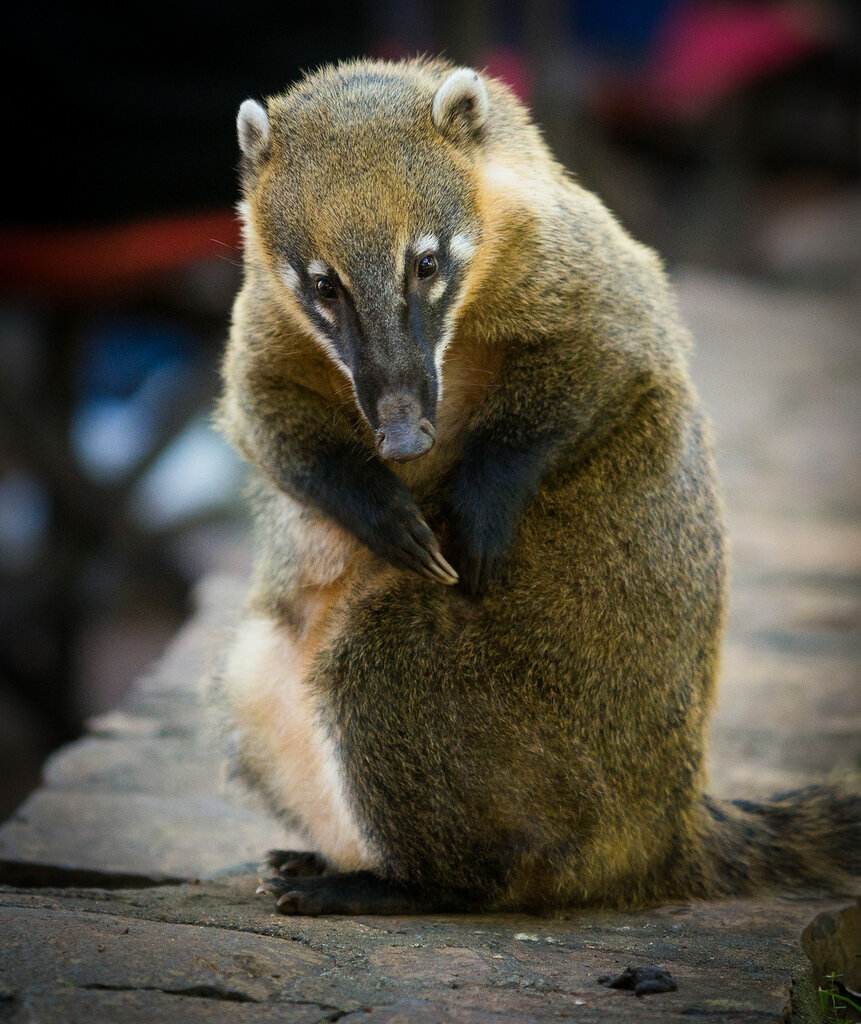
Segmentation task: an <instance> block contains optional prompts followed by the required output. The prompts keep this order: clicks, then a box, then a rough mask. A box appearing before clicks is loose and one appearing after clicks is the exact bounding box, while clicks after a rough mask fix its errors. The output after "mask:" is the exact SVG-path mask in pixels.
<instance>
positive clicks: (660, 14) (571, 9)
mask: <svg viewBox="0 0 861 1024" xmlns="http://www.w3.org/2000/svg"><path fill="white" fill-rule="evenodd" d="M685 2H686V0H642V2H638V0H576V2H571V3H569V4H568V15H569V19H570V22H569V24H570V29H571V33H572V35H573V37H574V38H575V39H576V40H577V41H578V43H580V44H581V45H582V46H584V47H585V48H587V49H588V50H590V51H591V52H592V53H597V54H600V55H602V56H604V57H606V58H609V59H611V60H621V61H625V62H637V61H639V60H640V59H641V58H643V57H645V56H646V54H647V53H648V51H649V49H650V47H651V44H652V42H653V40H654V38H655V36H656V34H657V32H658V30H659V29H660V27H661V25H662V24H663V22H664V20H665V19H666V18H667V16H668V15H669V14H670V13H671V12H672V11H674V10H676V9H677V8H679V7H681V6H683V4H684V3H685Z"/></svg>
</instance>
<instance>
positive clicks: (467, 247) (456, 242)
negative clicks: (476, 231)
mask: <svg viewBox="0 0 861 1024" xmlns="http://www.w3.org/2000/svg"><path fill="white" fill-rule="evenodd" d="M448 251H449V252H450V253H451V254H452V256H454V258H455V259H457V260H464V261H466V260H468V259H469V258H470V257H471V256H472V255H473V254H474V253H475V242H473V240H472V239H471V238H470V237H469V235H464V234H458V235H453V236H452V239H451V241H450V242H449V243H448Z"/></svg>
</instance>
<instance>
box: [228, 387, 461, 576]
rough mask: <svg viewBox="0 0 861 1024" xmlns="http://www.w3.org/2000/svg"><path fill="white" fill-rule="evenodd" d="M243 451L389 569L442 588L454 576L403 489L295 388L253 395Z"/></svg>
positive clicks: (311, 397)
mask: <svg viewBox="0 0 861 1024" xmlns="http://www.w3.org/2000/svg"><path fill="white" fill-rule="evenodd" d="M242 405H243V408H244V410H245V415H244V417H243V419H244V425H245V429H244V430H243V436H242V438H241V439H238V440H239V443H240V446H241V447H242V448H243V449H244V450H245V451H246V453H247V454H248V455H249V456H250V458H251V459H252V460H253V461H254V462H255V463H256V464H257V465H258V466H259V467H260V468H261V469H262V470H263V472H264V473H265V474H266V475H267V476H268V477H269V478H270V479H271V480H272V481H273V482H274V483H275V484H276V486H277V487H278V488H279V489H281V490H283V491H284V492H285V493H287V494H289V495H290V496H291V497H294V498H296V499H298V500H299V501H304V502H307V503H308V504H310V505H312V506H314V507H315V508H317V509H319V510H320V511H321V512H324V513H325V514H326V515H328V516H330V517H331V518H332V519H334V520H335V522H337V523H338V524H339V525H340V526H342V527H343V528H344V529H345V530H348V531H349V532H350V533H351V534H353V536H354V537H356V538H357V539H358V540H359V541H361V542H362V543H363V544H364V545H366V547H368V548H370V550H371V551H373V552H374V554H376V555H379V557H380V558H384V559H385V560H386V561H388V562H390V563H391V564H392V565H396V566H398V567H400V568H404V569H411V570H413V571H414V572H417V573H420V574H421V575H423V576H426V577H427V578H429V579H432V580H434V581H435V582H438V583H445V584H451V583H454V582H456V580H457V577H456V575H455V574H454V572H453V571H452V569H451V567H450V566H449V565H448V563H447V562H446V561H445V559H444V558H443V557H442V554H441V552H440V548H439V542H438V541H437V539H436V536H435V535H434V533H433V531H432V530H431V529H430V527H429V526H428V525H427V523H426V522H425V520H424V517H423V516H422V514H421V511H420V510H419V507H418V505H417V504H416V502H415V500H414V499H413V497H412V495H411V494H410V492H409V491H408V490H407V487H406V485H405V484H404V483H403V482H402V481H401V480H400V479H399V478H398V477H397V476H396V475H395V474H394V473H392V471H391V470H390V469H388V467H386V466H385V465H383V463H382V462H380V460H379V459H378V458H377V457H376V456H375V455H374V454H373V452H371V451H370V449H368V448H366V447H365V446H363V445H362V444H361V442H360V441H359V440H358V439H356V438H354V437H352V436H351V435H350V431H349V428H348V427H347V426H346V424H344V423H339V417H338V416H337V414H333V411H332V409H331V408H330V407H329V406H328V405H327V403H326V402H325V400H324V399H323V398H322V397H321V396H319V395H316V394H315V393H314V392H312V391H310V390H308V389H307V388H303V387H301V386H299V385H297V384H295V383H292V382H284V381H278V382H277V384H275V383H272V382H269V383H268V384H267V386H266V387H265V388H261V389H260V390H259V391H258V393H257V394H255V393H254V391H248V392H246V395H245V400H244V402H243V403H242Z"/></svg>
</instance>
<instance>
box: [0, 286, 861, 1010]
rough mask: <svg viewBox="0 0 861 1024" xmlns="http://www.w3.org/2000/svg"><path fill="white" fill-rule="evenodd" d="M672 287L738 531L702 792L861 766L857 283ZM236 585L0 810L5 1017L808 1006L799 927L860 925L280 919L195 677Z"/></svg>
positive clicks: (728, 918)
mask: <svg viewBox="0 0 861 1024" xmlns="http://www.w3.org/2000/svg"><path fill="white" fill-rule="evenodd" d="M681 299H682V306H683V308H684V311H685V313H686V315H687V318H688V320H689V321H690V322H691V324H692V326H693V328H694V333H695V336H696V338H697V342H698V349H697V354H696V357H695V359H694V375H695V378H696V379H697V381H698V383H699V385H700V387H701V391H702V393H703V396H704V398H705V400H706V402H707V405H708V406H709V407H710V409H711V411H712V414H713V416H714V419H715V424H716V434H717V439H718V457H719V462H720V466H721V471H722V474H723V477H724V480H725V482H726V495H727V507H728V522H729V529H730V534H731V538H732V544H733V605H732V611H731V616H730V620H729V631H728V637H727V642H726V648H725V666H724V678H723V682H722V688H721V692H720V698H719V705H718V709H717V715H716V718H715V722H714V726H713V729H712V752H711V758H710V764H711V776H712V789H713V791H714V792H715V793H716V794H717V795H721V796H759V795H763V794H764V793H767V792H769V791H771V790H773V789H779V788H785V787H787V786H792V785H795V784H799V783H804V782H808V781H810V780H811V779H815V778H823V777H826V776H828V775H830V774H834V773H836V774H850V773H853V772H855V773H857V772H858V771H859V768H861V688H859V686H858V675H857V664H858V637H859V632H858V620H859V600H858V582H859V579H861V531H859V529H858V526H857V510H858V506H859V492H858V482H857V476H856V474H855V473H854V465H853V463H852V460H853V459H854V454H853V453H854V448H853V445H854V440H855V438H854V432H855V413H854V410H855V408H856V407H857V403H858V395H857V386H856V385H855V384H854V383H853V381H857V380H858V379H859V375H858V373H857V369H858V360H859V356H858V346H857V328H856V326H855V325H856V324H857V323H858V322H859V319H861V318H859V317H858V315H857V314H858V312H859V309H858V301H857V300H856V299H841V298H839V297H835V296H829V297H821V296H816V295H798V294H795V293H785V294H784V293H781V292H777V291H774V290H771V291H769V290H767V289H763V288H761V287H754V286H753V285H750V284H745V283H741V282H736V283H733V282H729V283H727V282H722V283H717V282H715V281H714V280H710V279H707V278H702V277H695V276H692V275H689V276H687V277H685V278H683V279H682V282H681ZM241 593H242V585H241V581H236V580H230V579H223V580H215V579H211V580H208V581H207V583H206V585H205V587H204V588H203V590H202V592H201V595H200V596H201V612H200V614H199V615H198V616H197V617H196V618H195V619H194V620H193V621H192V622H191V623H190V624H189V626H188V627H187V628H186V629H185V630H183V631H182V633H180V635H179V636H178V637H177V638H176V640H175V641H174V643H173V644H172V645H171V647H170V649H169V651H168V652H167V654H166V656H165V658H164V659H163V660H162V662H161V663H160V665H159V666H157V668H156V670H155V671H154V672H153V673H152V675H151V676H150V677H149V678H148V679H146V680H144V681H143V682H142V683H141V685H140V686H139V687H138V689H137V691H136V693H135V695H134V698H133V699H132V701H131V702H130V703H129V704H128V705H127V706H126V707H124V708H121V709H118V710H117V711H115V712H112V713H110V714H108V715H104V716H102V717H101V718H99V719H97V720H96V721H94V722H93V723H92V725H91V728H90V731H89V734H88V736H87V737H85V738H84V739H83V740H81V741H79V742H78V743H76V744H73V745H72V746H70V747H68V748H66V749H65V750H62V751H60V752H58V753H57V754H56V755H54V756H53V757H52V758H51V759H50V760H49V762H48V763H47V764H46V766H45V771H44V785H43V786H42V788H41V789H40V790H38V791H37V792H36V793H34V794H33V795H32V796H31V797H30V799H29V800H27V801H26V802H25V803H24V805H23V806H22V807H21V808H20V809H19V811H18V812H17V813H16V814H15V815H13V817H12V818H11V819H10V820H9V821H8V822H7V823H6V824H5V825H3V826H0V882H4V881H5V882H7V883H10V884H9V885H7V886H5V887H2V888H0V917H2V920H0V934H2V936H3V941H2V947H0V1021H2V1020H14V1021H33V1022H36V1021H38V1022H40V1024H44V1022H49V1024H52V1022H55V1021H56V1022H58V1024H59V1022H64V1024H67V1022H76V1021H81V1022H84V1021H86V1022H91V1021H92V1022H97V1024H98V1022H101V1021H105V1022H109V1021H110V1022H113V1021H117V1020H123V1021H130V1022H137V1021H141V1022H156V1021H158V1022H161V1021H173V1020H177V1021H191V1022H197V1021H228V1022H230V1021H233V1020H237V1021H238V1020H243V1021H246V1020H253V1021H261V1022H266V1021H269V1020H273V1021H274V1020H279V1021H281V1020H286V1021H297V1022H300V1024H304V1022H311V1021H327V1020H343V1021H368V1022H387V1024H394V1022H401V1021H403V1022H420V1024H421V1022H438V1021H446V1022H447V1021H452V1022H455V1021H457V1022H464V1024H479V1022H485V1021H518V1022H521V1021H523V1022H526V1021H551V1020H565V1021H581V1020H582V1021H598V1020H602V1021H603V1020H619V1021H626V1020H634V1019H636V1020H655V1021H664V1020H671V1019H676V1018H678V1019H680V1020H690V1021H701V1022H706V1021H708V1022H717V1021H733V1022H735V1021H767V1020H774V1021H776V1020H780V1019H781V1016H782V1015H783V1014H790V1013H791V1014H794V1017H793V1019H794V1020H796V1021H802V1020H813V1019H815V1012H814V1006H815V1002H816V993H815V987H814V982H813V980H812V973H811V968H810V963H809V961H808V960H807V958H806V957H805V955H804V953H803V951H802V947H801V944H800V937H801V934H802V931H803V930H804V928H805V926H806V925H807V924H808V923H809V922H810V921H811V920H812V919H813V918H814V917H816V916H817V915H820V916H818V917H817V921H816V923H815V924H814V925H812V926H811V929H812V931H811V929H809V930H808V936H809V935H810V934H812V933H815V934H816V935H817V936H818V937H819V939H822V940H823V941H824V942H825V946H827V944H828V942H831V943H832V944H834V943H836V942H837V941H838V939H839V941H840V942H841V943H842V944H843V946H845V945H846V942H845V941H844V939H845V936H844V931H846V928H848V925H847V924H846V921H847V920H848V919H847V918H845V917H841V916H840V913H839V912H840V911H841V909H842V908H843V907H844V906H845V905H847V903H848V902H849V901H843V902H840V901H835V902H825V901H822V900H817V899H815V898H813V897H810V898H804V899H788V898H781V897H779V896H772V897H769V898H762V899H760V900H757V901H728V902H721V903H713V904H710V903H700V904H692V905H685V906H672V907H663V908H658V909H653V910H648V911H641V912H638V913H602V912H594V911H593V912H582V913H571V914H566V915H561V916H558V917H553V918H534V917H533V918H529V917H509V916H496V917H464V916H451V917H419V918H400V919H390V918H378V919H374V918H364V919H356V920H351V919H345V918H329V919H308V918H282V917H279V916H277V915H274V914H273V913H272V912H271V910H272V907H271V903H270V902H269V901H267V900H265V899H255V898H254V896H253V892H254V886H255V882H256V879H255V874H254V864H256V861H257V860H258V858H259V856H260V854H261V853H262V852H263V851H264V850H265V849H266V848H267V847H270V846H280V847H284V846H289V845H291V838H290V837H289V836H285V835H284V834H283V832H282V830H281V829H280V828H279V827H278V826H277V824H275V823H274V822H272V821H271V819H269V818H268V817H267V816H266V814H265V813H264V812H263V810H262V808H261V807H259V806H258V805H257V804H256V803H255V802H254V801H253V800H252V799H251V798H250V797H249V796H248V795H247V794H245V793H244V792H243V791H241V790H240V789H239V788H238V787H237V786H235V785H234V784H232V783H229V782H226V781H225V780H224V773H223V769H222V765H221V758H220V752H219V751H218V749H217V747H216V746H215V745H214V744H213V742H212V739H211V735H210V733H208V732H207V730H206V729H204V727H203V720H204V709H203V704H202V701H201V698H200V696H199V694H198V685H197V684H198V680H199V679H200V677H201V676H202V675H203V674H204V672H205V671H206V669H207V665H208V663H209V661H210V659H211V657H212V652H213V651H214V649H215V648H216V647H217V645H218V643H219V638H220V637H221V635H222V634H223V632H224V630H225V629H226V628H228V626H229V622H230V620H231V617H232V615H233V614H234V611H235V609H236V607H237V606H238V604H239V602H240V601H241ZM248 862H250V863H248ZM243 865H244V866H243ZM237 866H238V867H237ZM228 869H233V870H232V871H229V870H228ZM16 886H17V887H16ZM25 886H28V887H29V888H25ZM51 886H53V888H51ZM856 914H857V911H856ZM852 920H853V921H855V918H853V919H852ZM841 922H842V923H841ZM856 924H857V922H856ZM853 927H855V925H853ZM846 934H849V932H846ZM852 934H854V933H852ZM806 941H807V940H806ZM848 941H849V942H850V943H851V942H852V941H854V940H852V939H851V937H850V939H849V940H848ZM808 945H809V942H808ZM820 948H824V946H820ZM829 948H830V947H829ZM835 948H836V947H835ZM841 948H842V947H841ZM829 955H830V954H829ZM629 966H656V967H662V968H664V969H666V970H669V972H670V973H671V974H672V976H673V978H674V979H675V981H676V982H677V984H678V991H676V992H670V993H665V994H661V995H654V996H647V997H645V998H643V999H636V998H635V997H634V996H633V994H632V993H630V992H622V991H615V990H611V989H607V988H605V987H603V986H600V985H598V984H597V978H598V977H599V976H601V975H604V974H613V973H619V972H621V971H622V970H623V969H624V968H626V967H629ZM827 967H828V955H826V957H825V961H824V965H818V967H817V969H818V970H820V972H821V971H822V970H825V969H826V968H827ZM793 983H794V987H793V988H792V992H793V998H792V1000H790V987H791V986H793Z"/></svg>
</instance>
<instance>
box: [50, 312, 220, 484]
mask: <svg viewBox="0 0 861 1024" xmlns="http://www.w3.org/2000/svg"><path fill="white" fill-rule="evenodd" d="M199 347H200V346H199V342H198V339H196V338H195V337H194V335H193V334H192V333H191V332H189V331H186V330H184V329H183V328H181V327H180V326H178V325H177V324H175V323H170V322H166V321H162V320H157V319H133V318H131V317H120V318H117V319H103V320H101V321H100V322H99V323H98V324H97V325H96V327H95V328H94V330H93V331H92V333H91V334H90V335H89V336H88V337H86V338H85V339H84V342H83V345H82V350H81V360H80V363H79V366H78V372H77V374H76V392H77V395H76V402H75V408H74V411H73V414H72V418H71V424H70V430H71V444H72V449H73V451H74V454H75V457H76V459H77V461H78V463H79V464H80V466H81V468H82V469H83V470H84V472H85V473H87V475H88V476H90V477H91V478H92V479H93V480H97V481H99V482H103V483H105V482H109V481H115V480H117V479H121V478H122V477H123V476H125V475H127V474H128V473H129V472H130V471H131V470H132V469H133V468H134V466H135V465H137V463H139V462H140V460H141V459H142V458H144V457H145V456H146V455H147V454H148V453H149V452H151V451H152V448H153V446H154V445H155V444H156V442H157V441H158V439H159V436H160V424H161V420H162V417H163V416H164V415H165V413H166V412H167V410H169V409H171V408H174V407H175V406H176V405H177V403H179V404H181V403H182V402H183V395H184V393H185V392H186V391H187V390H188V389H189V387H190V386H191V384H192V381H193V379H194V377H195V375H196V373H197V363H198V361H199V360H198V356H197V351H198V349H199Z"/></svg>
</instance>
